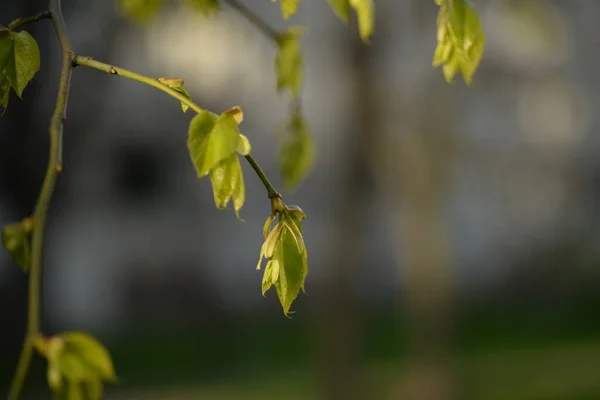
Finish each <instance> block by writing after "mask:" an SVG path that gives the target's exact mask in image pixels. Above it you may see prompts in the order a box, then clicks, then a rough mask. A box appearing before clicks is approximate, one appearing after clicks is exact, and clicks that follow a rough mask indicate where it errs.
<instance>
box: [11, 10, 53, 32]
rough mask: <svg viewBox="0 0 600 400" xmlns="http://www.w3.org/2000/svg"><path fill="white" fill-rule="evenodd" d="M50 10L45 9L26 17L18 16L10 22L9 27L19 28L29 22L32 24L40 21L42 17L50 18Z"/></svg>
mask: <svg viewBox="0 0 600 400" xmlns="http://www.w3.org/2000/svg"><path fill="white" fill-rule="evenodd" d="M50 18H51V16H50V11H43V12H41V13H39V14H37V15H34V16H31V17H26V18H17V19H15V20H14V21H12V22H10V23H9V24H8V26H7V28H8V29H19V28H21V27H23V26H25V25H27V24H32V23H34V22H38V21H40V20H42V19H50Z"/></svg>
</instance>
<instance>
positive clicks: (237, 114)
mask: <svg viewBox="0 0 600 400" xmlns="http://www.w3.org/2000/svg"><path fill="white" fill-rule="evenodd" d="M223 114H227V115H231V116H232V117H233V119H234V120H235V123H236V124H238V125H239V124H241V123H242V122H244V112H243V111H242V108H241V107H240V106H233V107H231V108H230V109H229V110H227V111H225V112H223Z"/></svg>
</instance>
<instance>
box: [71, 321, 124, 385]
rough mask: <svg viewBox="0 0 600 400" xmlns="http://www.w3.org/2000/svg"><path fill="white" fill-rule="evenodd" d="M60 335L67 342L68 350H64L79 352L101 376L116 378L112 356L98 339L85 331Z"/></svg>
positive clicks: (105, 378) (79, 355) (111, 379)
mask: <svg viewBox="0 0 600 400" xmlns="http://www.w3.org/2000/svg"><path fill="white" fill-rule="evenodd" d="M60 337H61V338H62V339H63V341H64V343H65V349H66V350H63V351H65V352H73V353H74V354H77V356H78V357H80V358H81V359H82V360H84V361H85V362H86V363H87V364H89V365H90V366H92V368H94V369H95V370H96V371H97V373H98V377H99V378H102V379H104V380H110V381H114V380H116V376H115V370H114V366H113V362H112V358H111V357H110V354H109V353H108V350H106V348H105V347H104V346H103V345H102V343H100V342H99V341H98V340H97V339H95V338H94V337H92V336H90V335H88V334H87V333H85V332H66V333H63V334H61V335H60ZM67 349H68V350H67Z"/></svg>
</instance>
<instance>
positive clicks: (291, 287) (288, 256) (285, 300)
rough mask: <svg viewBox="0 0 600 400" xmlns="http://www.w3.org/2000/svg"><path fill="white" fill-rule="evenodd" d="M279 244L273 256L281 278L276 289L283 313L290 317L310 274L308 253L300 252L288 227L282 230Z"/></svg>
mask: <svg viewBox="0 0 600 400" xmlns="http://www.w3.org/2000/svg"><path fill="white" fill-rule="evenodd" d="M278 243H279V245H278V247H277V249H276V251H275V254H274V256H273V259H274V260H277V261H278V262H279V277H278V280H277V281H276V283H275V289H276V290H277V296H278V297H279V301H280V303H281V306H282V308H283V313H284V314H285V315H286V316H288V314H289V313H290V307H291V306H292V303H293V302H294V300H295V299H296V297H298V294H299V293H300V290H301V289H302V288H303V287H304V280H305V279H306V274H307V272H308V266H307V259H306V251H304V252H300V251H299V250H298V244H297V242H296V238H295V237H294V235H293V233H292V232H291V231H290V230H289V228H288V227H287V226H286V227H285V228H284V229H283V230H282V232H281V236H280V239H279V241H278Z"/></svg>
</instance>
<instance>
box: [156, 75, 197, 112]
mask: <svg viewBox="0 0 600 400" xmlns="http://www.w3.org/2000/svg"><path fill="white" fill-rule="evenodd" d="M158 81H159V82H160V83H162V84H163V85H166V86H168V87H170V88H171V89H173V90H176V91H177V92H179V93H181V94H182V95H184V96H185V97H187V98H188V99H190V100H191V99H192V96H190V94H189V93H188V91H187V90H185V88H184V87H183V79H178V78H158ZM189 108H190V106H188V105H187V104H185V103H184V102H181V110H182V111H183V112H186V111H187V110H188V109H189Z"/></svg>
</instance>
